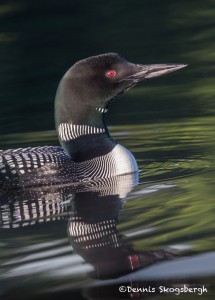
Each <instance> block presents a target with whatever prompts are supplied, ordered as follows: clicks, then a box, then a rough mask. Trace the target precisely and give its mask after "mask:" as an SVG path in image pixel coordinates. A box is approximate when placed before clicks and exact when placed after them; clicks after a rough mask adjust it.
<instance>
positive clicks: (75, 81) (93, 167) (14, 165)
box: [0, 53, 185, 188]
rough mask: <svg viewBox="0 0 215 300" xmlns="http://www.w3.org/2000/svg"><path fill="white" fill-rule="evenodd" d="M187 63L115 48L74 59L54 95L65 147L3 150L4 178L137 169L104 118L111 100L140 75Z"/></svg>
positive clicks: (16, 180) (0, 168)
mask: <svg viewBox="0 0 215 300" xmlns="http://www.w3.org/2000/svg"><path fill="white" fill-rule="evenodd" d="M184 66H185V65H175V64H163V65H136V64H132V63H129V62H127V61H126V60H125V59H123V58H122V57H120V56H119V55H118V54H113V53H112V54H104V55H98V56H95V57H91V58H88V59H85V60H82V61H80V62H78V63H76V64H75V65H74V66H73V67H72V68H70V69H69V70H68V72H67V73H66V74H65V75H64V77H63V79H62V80H61V82H60V85H59V88H58V91H57V96H56V105H55V110H56V113H55V115H56V128H57V131H58V136H59V140H60V143H61V145H62V146H63V148H61V147H51V146H50V147H48V146H47V147H36V148H26V149H17V150H7V151H0V182H3V183H4V184H5V185H7V183H8V184H9V187H10V188H11V187H12V186H14V187H15V186H17V185H18V186H27V185H31V186H35V185H42V184H45V185H47V184H48V183H50V184H52V183H59V182H60V183H62V182H65V181H70V182H71V181H72V182H75V181H80V180H83V179H92V178H98V177H100V178H101V177H102V178H108V177H110V176H116V175H120V174H126V173H130V172H135V171H137V164H136V161H135V159H134V157H133V156H132V154H131V153H130V152H129V151H128V150H127V149H125V148H124V147H122V146H121V145H119V144H117V143H116V142H115V141H114V140H112V139H111V138H110V136H109V133H108V130H107V127H106V126H105V124H104V113H106V112H107V106H108V103H109V102H110V100H111V99H113V98H114V97H115V96H116V95H118V94H120V93H122V92H124V91H125V90H128V89H130V88H131V87H133V86H134V85H135V84H137V83H138V82H139V81H142V80H144V79H148V78H153V77H158V76H161V75H164V74H167V73H170V72H173V71H176V70H178V69H180V68H183V67H184ZM64 150H65V152H64ZM47 176H48V177H47ZM47 178H48V182H47Z"/></svg>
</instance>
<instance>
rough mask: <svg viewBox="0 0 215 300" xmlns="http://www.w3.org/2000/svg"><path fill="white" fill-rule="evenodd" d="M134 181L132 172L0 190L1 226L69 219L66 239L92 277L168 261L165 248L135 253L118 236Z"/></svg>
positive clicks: (118, 273) (101, 276)
mask: <svg viewBox="0 0 215 300" xmlns="http://www.w3.org/2000/svg"><path fill="white" fill-rule="evenodd" d="M137 182H138V176H137V174H136V173H133V174H128V175H124V176H115V177H113V178H106V179H102V180H100V179H99V180H94V181H93V180H92V181H90V182H88V183H85V184H83V185H82V186H79V187H74V186H73V185H72V186H65V185H62V186H55V187H48V188H46V189H44V188H41V187H38V188H32V189H24V190H22V189H20V190H18V191H16V192H13V191H10V192H8V193H7V194H3V193H2V194H1V192H0V198H1V199H0V200H1V201H0V203H1V206H0V222H1V223H2V227H4V228H8V227H10V228H11V227H12V228H17V227H22V226H26V225H33V224H39V223H41V222H49V221H58V220H61V219H64V220H65V219H68V237H69V240H70V242H71V244H72V246H73V249H74V250H75V252H76V253H78V254H79V255H81V256H82V257H83V258H84V260H85V261H86V262H87V263H90V264H91V265H92V266H93V267H94V272H93V273H91V276H95V277H98V278H100V279H105V278H114V277H118V276H120V275H122V274H126V273H130V272H133V271H135V270H138V269H141V268H144V267H146V266H148V265H150V264H153V263H155V262H157V261H161V260H165V259H171V258H172V257H173V256H172V255H171V254H170V253H168V252H166V251H164V250H154V251H144V250H143V251H142V250H141V251H136V250H134V249H133V247H132V246H131V245H129V244H127V242H126V241H123V238H122V237H121V236H120V235H119V233H118V230H117V227H116V226H117V224H118V222H119V221H118V216H119V213H120V211H121V209H122V204H123V201H124V200H126V198H125V197H126V195H127V193H128V192H130V191H131V190H132V188H133V186H134V185H136V184H137ZM74 191H75V193H74ZM10 200H12V201H10ZM41 257H42V255H41Z"/></svg>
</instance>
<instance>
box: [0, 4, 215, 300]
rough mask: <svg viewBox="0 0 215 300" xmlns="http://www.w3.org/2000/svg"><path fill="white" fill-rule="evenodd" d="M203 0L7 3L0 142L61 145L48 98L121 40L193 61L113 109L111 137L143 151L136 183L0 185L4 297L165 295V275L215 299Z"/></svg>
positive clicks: (209, 68) (156, 55)
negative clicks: (86, 61) (6, 188)
mask: <svg viewBox="0 0 215 300" xmlns="http://www.w3.org/2000/svg"><path fill="white" fill-rule="evenodd" d="M121 2H122V1H121ZM121 2H120V3H121ZM197 2H198V5H196V3H197ZM197 2H195V5H194V4H192V3H191V2H190V3H188V2H187V1H181V2H180V3H178V1H171V2H168V1H165V3H164V2H159V1H157V0H156V1H151V2H150V3H149V2H148V1H142V2H141V4H140V3H139V1H132V4H130V2H129V1H123V2H122V3H121V4H118V6H116V4H115V2H113V1H109V2H108V4H101V2H99V1H95V2H94V3H93V4H92V3H89V2H87V1H84V0H83V1H80V3H75V2H72V3H68V2H67V1H66V0H64V1H46V3H45V4H41V3H37V5H36V4H34V3H33V1H22V4H16V5H15V4H14V2H12V1H8V2H7V4H4V5H3V4H1V5H0V13H1V17H2V19H1V25H2V33H1V35H0V53H1V56H0V57H1V71H0V82H1V88H0V102H1V111H0V148H1V149H8V148H18V147H26V146H36V145H47V144H48V145H57V144H58V141H57V136H56V133H55V131H54V121H53V99H54V95H55V91H56V87H57V83H58V81H59V79H60V77H61V76H62V75H63V73H64V72H65V71H66V69H67V68H68V67H70V65H71V64H73V63H74V62H75V61H76V60H78V59H81V58H83V57H87V56H90V55H93V54H97V53H104V52H109V51H116V52H120V53H122V54H123V55H125V57H128V59H129V60H131V61H133V62H137V63H165V62H176V63H188V64H189V66H188V68H186V69H183V70H181V71H179V72H177V73H175V74H171V75H168V76H166V77H165V78H159V79H156V80H153V81H147V82H145V83H144V84H142V85H141V86H139V87H136V88H135V89H133V90H131V91H130V92H129V93H127V94H125V95H122V96H120V97H118V98H117V100H116V101H114V103H113V104H112V106H111V111H110V113H109V115H108V117H107V122H108V124H109V126H110V132H111V135H112V136H113V137H114V138H115V139H117V140H118V142H119V143H120V144H122V145H124V146H125V147H126V148H128V149H129V150H130V151H132V153H133V154H134V156H135V158H136V159H137V162H138V166H139V169H140V173H139V183H138V184H137V181H136V178H133V177H132V176H125V177H123V178H118V179H117V180H116V181H114V182H105V181H104V182H103V183H100V184H98V183H95V182H92V183H90V184H88V185H83V186H78V187H76V186H73V185H67V186H56V187H47V188H43V189H39V188H37V189H28V190H25V191H20V192H18V191H16V192H13V191H11V192H8V193H7V194H5V193H3V192H2V191H1V193H0V196H1V224H2V226H1V229H0V236H1V240H0V246H1V254H0V265H1V271H0V272H1V276H0V296H1V297H2V299H11V300H12V299H19V298H20V299H21V298H22V299H27V298H28V299H29V298H30V299H31V298H33V297H35V298H36V299H38V298H42V297H45V298H46V299H51V298H53V297H54V296H58V297H70V298H72V299H73V298H74V299H117V298H125V299H129V298H132V297H137V298H138V297H139V298H144V297H146V298H147V297H150V296H151V297H154V299H157V298H161V296H163V294H162V293H161V290H160V287H161V286H165V287H167V288H172V290H171V291H172V292H170V290H169V292H168V293H166V294H165V297H166V298H168V299H174V298H175V297H176V295H175V293H176V288H178V287H184V286H185V287H186V288H188V287H189V288H195V287H196V288H201V287H203V286H204V287H205V288H207V292H204V293H203V295H202V296H201V297H202V298H203V299H212V298H213V297H214V294H215V286H214V279H215V265H214V257H215V252H214V250H215V246H214V245H215V241H214V239H215V238H214V236H215V235H214V231H215V224H214V213H215V202H214V194H215V187H214V173H215V170H214V162H215V160H214V158H215V157H214V151H215V136H214V132H215V104H214V80H215V78H214V64H213V61H214V41H213V40H214V32H213V31H214V15H215V7H214V4H213V1H210V0H207V1H204V5H203V3H202V2H200V1H197ZM103 5H105V7H104V6H103ZM50 7H51V10H50ZM122 8H123V10H122ZM190 11H192V16H191V14H190ZM97 17H99V21H98V20H97ZM38 20H39V21H40V22H39V23H38ZM119 20H120V22H119ZM128 20H130V21H131V22H128ZM97 23H99V26H97ZM104 33H105V39H104ZM69 37H70V38H69ZM32 112H33V113H32ZM80 222H81V224H80ZM89 224H90V225H89ZM105 226H106V227H105ZM80 228H82V229H80ZM81 230H82V231H81ZM94 231H95V232H96V233H95V232H94ZM96 234H97V235H96ZM83 237H84V238H85V240H84V239H82V238H83ZM87 237H88V239H87ZM87 247H88V248H87ZM113 249H114V250H113ZM120 286H126V292H121V293H120V292H119V287H120ZM131 287H132V288H133V290H131ZM142 287H145V288H147V289H148V292H147V291H146V290H145V291H141V290H139V292H138V293H135V292H134V288H142ZM129 289H130V290H129ZM196 295H197V294H193V293H191V292H189V293H188V292H186V293H181V295H180V297H181V298H183V299H187V298H189V299H192V298H196Z"/></svg>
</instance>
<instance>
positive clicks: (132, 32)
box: [0, 0, 215, 134]
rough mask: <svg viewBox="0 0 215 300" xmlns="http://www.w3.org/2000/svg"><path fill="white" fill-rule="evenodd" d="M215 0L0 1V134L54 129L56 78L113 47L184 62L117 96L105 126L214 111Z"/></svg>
mask: <svg viewBox="0 0 215 300" xmlns="http://www.w3.org/2000/svg"><path fill="white" fill-rule="evenodd" d="M214 36H215V2H214V1H212V0H205V1H200V0H195V1H191V0H190V1H189V0H182V1H178V0H171V1H170V0H169V1H167V0H166V1H165V0H164V1H159V0H150V1H149V0H143V1H139V0H126V1H125V0H124V1H122V0H118V1H113V0H109V1H99V0H95V1H87V0H74V1H72V0H45V1H33V0H22V1H12V0H8V1H3V2H0V134H8V133H18V132H29V131H43V130H50V129H54V117H53V109H54V105H53V102H54V97H55V92H56V88H57V85H58V82H59V80H60V79H61V77H62V76H63V74H64V73H65V71H66V70H67V69H68V68H69V67H70V66H71V65H72V64H73V63H75V62H76V61H77V60H80V59H82V58H85V57H89V56H92V55H96V54H100V53H106V52H118V53H120V54H121V55H123V56H124V57H126V58H127V59H128V60H129V61H131V62H135V63H143V64H148V63H188V64H189V67H188V68H187V69H186V70H185V69H184V70H181V71H179V72H177V73H175V74H171V75H169V76H167V77H164V78H159V79H155V80H152V81H147V82H145V84H144V85H142V86H140V87H138V88H136V89H134V90H132V91H131V92H130V93H128V94H126V95H123V96H121V99H120V101H116V102H115V103H114V105H113V106H112V108H111V114H110V116H109V124H111V125H114V124H131V123H143V122H154V121H155V120H158V119H159V120H161V121H162V120H168V119H175V118H186V117H189V116H201V115H211V114H214V111H215V105H214V95H215V88H214V79H215V78H214V70H215V67H214V58H215V39H214Z"/></svg>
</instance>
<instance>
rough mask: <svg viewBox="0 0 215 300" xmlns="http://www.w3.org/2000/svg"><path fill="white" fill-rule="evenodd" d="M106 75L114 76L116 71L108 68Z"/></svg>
mask: <svg viewBox="0 0 215 300" xmlns="http://www.w3.org/2000/svg"><path fill="white" fill-rule="evenodd" d="M106 76H107V77H108V78H114V77H115V76H116V71H115V70H109V71H107V73H106Z"/></svg>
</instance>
